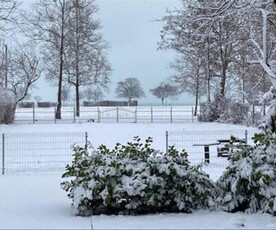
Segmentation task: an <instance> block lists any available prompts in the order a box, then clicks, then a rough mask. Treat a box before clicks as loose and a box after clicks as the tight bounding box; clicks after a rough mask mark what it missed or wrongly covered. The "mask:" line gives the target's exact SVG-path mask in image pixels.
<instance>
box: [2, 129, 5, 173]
mask: <svg viewBox="0 0 276 230" xmlns="http://www.w3.org/2000/svg"><path fill="white" fill-rule="evenodd" d="M4 174H5V134H2V175H4Z"/></svg>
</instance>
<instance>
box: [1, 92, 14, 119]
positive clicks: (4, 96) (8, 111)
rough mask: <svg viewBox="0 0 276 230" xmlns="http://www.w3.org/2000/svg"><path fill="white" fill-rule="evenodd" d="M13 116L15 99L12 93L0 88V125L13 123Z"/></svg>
mask: <svg viewBox="0 0 276 230" xmlns="http://www.w3.org/2000/svg"><path fill="white" fill-rule="evenodd" d="M14 116H15V99H14V95H13V93H12V92H10V91H8V90H4V89H2V88H1V87H0V124H10V123H13V121H14Z"/></svg>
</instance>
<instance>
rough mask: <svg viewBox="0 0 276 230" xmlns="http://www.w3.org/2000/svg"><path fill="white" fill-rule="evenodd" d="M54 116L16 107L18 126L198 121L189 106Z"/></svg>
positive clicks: (66, 111) (71, 109)
mask: <svg viewBox="0 0 276 230" xmlns="http://www.w3.org/2000/svg"><path fill="white" fill-rule="evenodd" d="M55 114H56V109H55V108H36V107H33V108H17V110H16V113H15V123H68V122H73V123H74V122H112V123H184V122H193V121H194V120H196V117H195V116H194V108H193V107H187V106H152V107H150V106H138V107H81V109H80V116H79V117H77V116H76V111H75V108H74V107H63V108H62V110H61V116H62V119H56V118H55Z"/></svg>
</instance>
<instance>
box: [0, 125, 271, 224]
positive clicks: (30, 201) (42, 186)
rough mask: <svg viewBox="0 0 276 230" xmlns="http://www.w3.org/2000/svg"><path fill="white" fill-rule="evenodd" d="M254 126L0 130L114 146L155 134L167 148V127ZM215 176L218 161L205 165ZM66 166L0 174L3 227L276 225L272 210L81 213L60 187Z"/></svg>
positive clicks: (201, 127) (157, 142)
mask: <svg viewBox="0 0 276 230" xmlns="http://www.w3.org/2000/svg"><path fill="white" fill-rule="evenodd" d="M245 129H247V130H254V129H253V128H249V127H244V126H235V125H224V124H206V123H202V124H201V123H190V124H189V123H185V124H152V123H146V124H145V123H141V124H137V123H131V124H125V123H119V124H116V123H109V124H107V123H105V124H104V123H79V124H34V125H24V124H21V125H20V124H16V125H1V126H0V133H6V134H8V133H23V134H24V133H26V134H27V133H45V132H46V133H47V132H51V133H53V132H56V133H58V132H60V133H66V132H87V133H88V136H89V140H90V141H91V143H92V145H93V146H94V147H98V145H100V144H105V145H107V146H108V147H113V146H114V145H115V144H116V143H117V142H120V143H126V142H127V141H131V140H132V138H133V137H134V136H140V137H141V138H142V139H145V138H147V137H149V136H151V137H153V140H154V142H153V147H154V148H156V149H160V150H162V151H165V147H166V146H165V132H166V131H183V130H185V131H196V130H197V131H203V130H205V131H210V133H211V132H212V131H215V130H225V131H226V130H245ZM204 170H206V171H207V172H208V173H210V176H211V178H212V179H213V180H216V179H217V178H218V177H219V176H220V175H221V173H222V170H223V169H222V168H218V167H217V164H216V163H213V164H212V162H211V164H210V165H206V166H205V167H204ZM61 174H62V171H60V172H43V173H21V174H10V175H4V176H0V184H1V189H0V207H1V208H0V228H1V229H8V228H9V229H11V228H13V229H57V228H59V229H61V228H62V229H191V228H193V229H225V228H227V229H276V219H275V217H273V216H271V215H268V214H261V213H257V214H244V213H235V214H229V213H224V212H207V211H200V212H196V213H193V214H156V215H145V216H105V215H101V216H92V217H76V216H74V215H73V212H72V211H73V210H72V209H71V206H70V204H71V201H70V200H69V199H68V198H67V197H66V194H65V192H64V191H62V190H61V188H60V182H61V181H62V179H61Z"/></svg>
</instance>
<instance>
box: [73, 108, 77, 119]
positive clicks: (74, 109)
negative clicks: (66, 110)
mask: <svg viewBox="0 0 276 230" xmlns="http://www.w3.org/2000/svg"><path fill="white" fill-rule="evenodd" d="M73 113H74V114H73V122H74V123H76V108H75V106H74V107H73Z"/></svg>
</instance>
